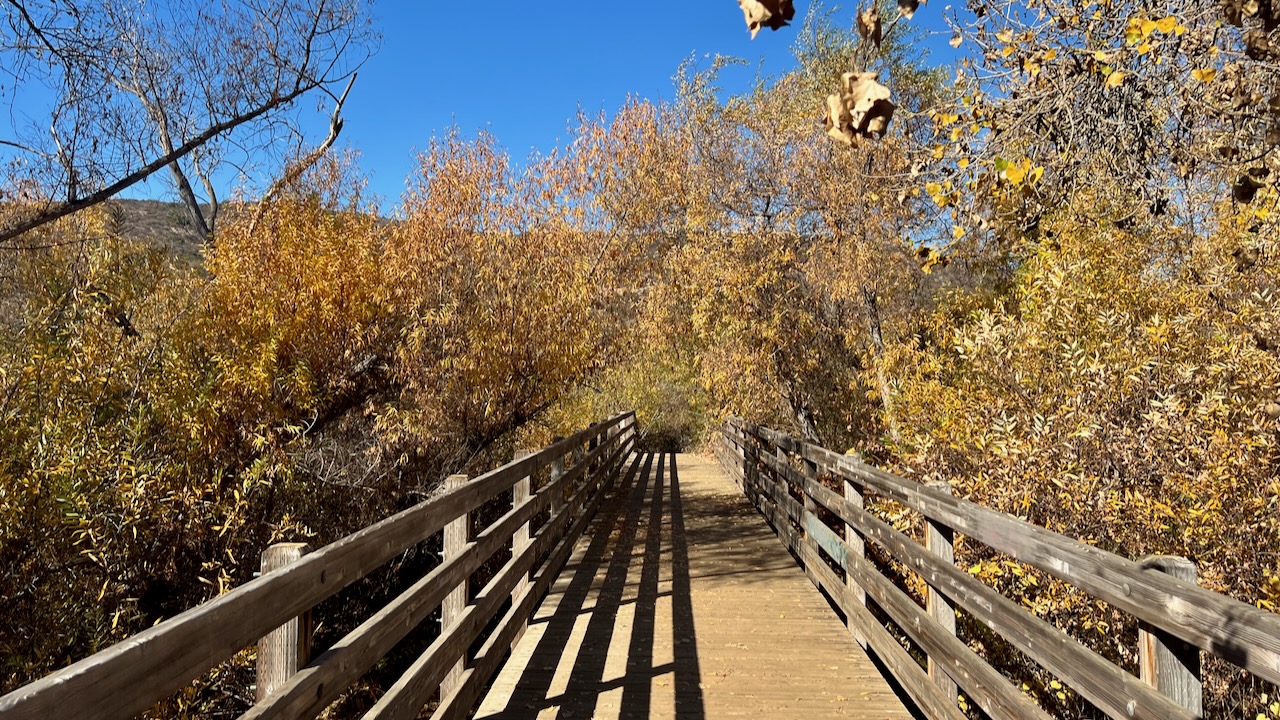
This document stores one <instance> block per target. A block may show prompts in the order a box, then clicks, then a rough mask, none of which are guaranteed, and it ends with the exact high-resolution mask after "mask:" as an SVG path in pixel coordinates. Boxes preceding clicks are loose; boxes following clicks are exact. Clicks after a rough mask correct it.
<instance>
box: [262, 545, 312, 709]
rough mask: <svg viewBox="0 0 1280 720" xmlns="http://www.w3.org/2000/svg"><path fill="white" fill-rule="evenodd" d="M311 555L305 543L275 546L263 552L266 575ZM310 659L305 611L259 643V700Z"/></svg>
mask: <svg viewBox="0 0 1280 720" xmlns="http://www.w3.org/2000/svg"><path fill="white" fill-rule="evenodd" d="M309 552H311V546H310V545H308V544H306V543H276V544H275V545H272V546H270V547H268V548H267V549H266V550H263V551H262V557H261V559H260V565H259V567H260V569H261V572H262V574H263V575H266V574H267V573H269V572H271V571H273V570H279V569H280V568H282V567H285V566H286V565H289V564H290V563H293V562H296V561H297V560H298V559H300V558H301V557H302V556H303V555H306V554H307V553H309ZM309 660H311V613H310V612H305V613H303V614H302V615H300V616H298V617H296V618H293V619H292V620H290V621H289V622H287V623H285V624H284V625H281V626H280V627H278V628H276V629H275V630H272V631H271V632H270V633H268V634H267V635H266V636H265V637H263V638H262V639H261V640H259V641H258V662H257V668H258V670H257V683H256V687H255V688H254V695H255V697H256V698H257V699H258V700H259V701H260V700H262V699H263V698H265V697H267V696H268V695H270V694H271V693H273V692H275V691H276V690H277V689H278V688H280V686H282V685H284V684H285V683H286V682H288V681H289V678H291V677H293V675H294V674H295V673H297V672H298V670H299V669H300V668H302V667H303V666H304V665H306V664H307V662H308V661H309Z"/></svg>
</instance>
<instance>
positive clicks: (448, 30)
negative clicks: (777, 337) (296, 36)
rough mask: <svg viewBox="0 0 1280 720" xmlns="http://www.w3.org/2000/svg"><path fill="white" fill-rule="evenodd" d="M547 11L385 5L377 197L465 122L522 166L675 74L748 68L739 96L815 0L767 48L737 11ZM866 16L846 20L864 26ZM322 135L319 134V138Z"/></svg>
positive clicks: (352, 128) (570, 7)
mask: <svg viewBox="0 0 1280 720" xmlns="http://www.w3.org/2000/svg"><path fill="white" fill-rule="evenodd" d="M935 2H936V0H935ZM536 5H537V4H535V3H527V2H525V3H517V2H513V1H511V0H490V1H488V2H456V3H449V2H421V1H409V0H381V1H380V2H378V3H376V4H375V5H374V13H375V18H376V24H377V26H378V28H379V30H380V31H381V33H382V36H383V40H382V46H381V49H380V51H379V52H378V54H377V55H375V56H374V57H373V58H372V59H371V60H370V61H369V62H368V63H367V64H366V65H365V67H364V68H363V69H362V70H361V72H360V77H359V80H358V81H357V83H356V86H355V88H354V89H353V90H352V94H351V97H350V98H349V100H348V102H347V108H346V111H345V117H346V121H345V125H344V129H343V138H342V142H345V143H346V144H347V145H349V146H351V147H354V148H356V149H358V150H359V151H360V153H361V154H362V161H361V165H362V166H363V168H364V169H365V171H366V172H367V173H368V175H369V179H370V189H371V190H373V191H374V192H375V193H377V194H378V195H380V196H382V197H383V198H384V200H386V201H389V204H394V202H395V200H396V199H397V198H399V196H400V193H401V191H402V190H403V188H404V183H405V178H406V176H407V175H408V174H409V172H410V171H411V170H412V167H413V156H414V151H415V149H421V148H424V147H425V146H426V145H427V143H428V141H429V140H430V138H431V137H432V136H433V135H441V134H443V133H444V132H446V131H447V130H448V129H449V128H450V127H451V126H453V125H457V126H458V127H459V129H460V130H461V131H462V132H463V134H464V135H467V136H470V135H474V134H475V132H476V131H477V130H479V129H482V128H487V129H488V130H489V131H490V132H492V133H493V134H494V135H495V136H496V137H497V139H498V140H499V142H501V143H502V144H503V146H505V147H506V148H507V150H508V151H509V152H510V153H511V154H512V156H514V157H515V158H524V157H527V156H528V155H529V153H530V152H531V151H532V150H534V149H535V148H536V149H538V150H543V151H546V150H549V149H550V148H552V147H554V146H555V145H556V144H557V143H558V142H559V141H560V140H562V139H563V138H565V137H566V134H567V128H568V126H569V122H570V120H571V119H572V118H573V117H574V116H575V115H576V113H577V110H578V108H579V107H581V108H582V109H584V110H586V111H588V112H597V111H600V110H604V111H606V112H611V111H612V110H614V109H615V108H617V107H618V106H620V105H621V104H622V103H623V102H624V101H625V100H626V98H627V97H628V95H633V96H639V97H645V98H649V99H651V100H658V99H661V98H669V97H671V96H672V94H673V87H674V86H673V83H672V80H671V77H672V75H674V74H675V71H676V69H677V67H678V66H679V65H680V63H681V61H683V60H684V59H686V58H688V57H690V56H691V55H696V56H697V57H699V58H704V57H706V56H714V55H716V54H721V55H730V56H734V57H739V58H742V59H745V60H746V61H747V63H748V64H747V66H745V67H735V68H730V69H729V70H728V71H726V73H725V74H724V76H723V77H722V80H723V86H724V87H725V89H726V90H730V91H732V90H735V89H745V88H747V87H749V86H750V84H751V83H752V81H753V80H754V78H755V75H756V73H757V72H758V71H760V70H763V72H765V73H766V74H777V73H780V72H782V71H785V70H786V69H787V68H788V67H789V66H790V64H791V53H790V47H791V43H792V42H793V41H794V40H795V37H796V31H797V29H798V26H799V24H800V20H801V17H802V16H803V14H804V13H805V12H807V11H808V10H809V5H810V3H809V2H805V1H803V0H802V1H800V2H797V3H796V5H797V12H798V13H799V14H800V16H798V17H797V18H796V23H795V25H793V26H792V27H787V28H783V29H782V30H780V31H777V32H772V31H770V30H767V29H766V30H763V31H761V33H760V34H759V35H758V36H757V37H756V39H755V40H754V41H753V40H751V37H750V34H749V33H748V32H747V28H746V24H745V22H744V21H743V17H742V11H741V10H740V9H739V8H738V4H737V3H736V2H734V0H686V2H684V3H625V2H616V1H611V0H564V1H562V2H559V3H546V4H545V6H546V7H547V8H549V10H550V12H549V14H548V15H549V16H548V17H547V18H545V19H543V18H539V17H537V16H534V15H533V14H532V13H531V12H530V10H529V8H530V7H535V6H536ZM855 7H856V6H855V5H848V6H846V7H845V9H842V10H838V11H837V15H836V18H837V19H838V20H840V21H841V22H847V23H848V24H850V25H852V20H853V14H854V8H855ZM941 11H942V7H941V6H940V4H938V5H935V6H933V7H922V8H921V9H920V11H919V13H918V14H917V15H916V18H915V19H916V21H917V22H923V24H924V27H926V28H935V29H936V30H937V32H938V33H942V28H943V27H944V23H943V22H942V20H941V18H940V17H939V14H940V13H941ZM946 37H949V34H947V35H945V36H944V35H941V34H936V35H934V36H933V37H931V38H930V39H929V41H928V42H927V45H928V46H929V47H930V48H933V49H935V51H936V50H937V48H942V49H943V50H945V51H950V48H949V47H947V46H946ZM815 107H817V105H816V103H815ZM815 112H816V110H815ZM323 133H324V130H323V127H319V126H318V127H317V130H316V132H315V133H314V135H315V137H316V138H317V139H318V138H319V137H321V136H323Z"/></svg>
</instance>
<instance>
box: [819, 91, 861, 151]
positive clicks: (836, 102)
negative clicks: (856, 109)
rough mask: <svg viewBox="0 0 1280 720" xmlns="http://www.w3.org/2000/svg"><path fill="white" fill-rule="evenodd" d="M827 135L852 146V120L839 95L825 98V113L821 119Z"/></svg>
mask: <svg viewBox="0 0 1280 720" xmlns="http://www.w3.org/2000/svg"><path fill="white" fill-rule="evenodd" d="M822 125H823V127H825V128H826V130H827V134H828V135H830V136H831V137H833V138H835V139H836V140H839V141H840V142H842V143H844V144H846V145H853V141H854V137H853V127H852V125H853V118H852V117H851V116H850V115H849V109H848V108H847V107H845V104H844V99H843V98H841V97H840V96H839V95H828V96H827V112H826V114H825V115H823V117H822Z"/></svg>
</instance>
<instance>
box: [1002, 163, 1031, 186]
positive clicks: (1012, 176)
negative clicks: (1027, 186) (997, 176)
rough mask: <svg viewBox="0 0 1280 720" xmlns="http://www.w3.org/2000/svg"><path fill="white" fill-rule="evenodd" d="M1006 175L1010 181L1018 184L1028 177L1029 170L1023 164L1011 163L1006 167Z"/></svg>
mask: <svg viewBox="0 0 1280 720" xmlns="http://www.w3.org/2000/svg"><path fill="white" fill-rule="evenodd" d="M1004 176H1005V179H1007V180H1008V181H1009V182H1011V183H1013V184H1014V185H1017V184H1018V183H1020V182H1022V181H1023V179H1024V178H1026V177H1027V171H1026V169H1025V168H1023V167H1022V166H1021V165H1017V164H1015V163H1009V167H1007V168H1005V169H1004Z"/></svg>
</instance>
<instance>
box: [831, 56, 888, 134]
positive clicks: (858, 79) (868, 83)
mask: <svg viewBox="0 0 1280 720" xmlns="http://www.w3.org/2000/svg"><path fill="white" fill-rule="evenodd" d="M879 77H880V76H879V74H878V73H874V72H865V73H845V74H844V75H842V76H841V77H840V93H839V94H838V95H829V96H828V97H827V110H826V115H825V117H824V118H823V125H824V126H825V127H826V129H827V134H828V135H830V136H831V137H833V138H835V139H837V140H839V141H841V142H843V143H845V144H846V145H853V144H854V143H855V142H857V140H858V138H870V137H881V136H883V135H884V134H885V132H886V131H887V130H888V129H889V122H890V121H891V120H893V111H894V108H895V106H894V104H893V101H892V100H890V97H891V93H890V92H889V88H887V87H885V86H883V85H881V84H880V83H879V82H878V80H879Z"/></svg>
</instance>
